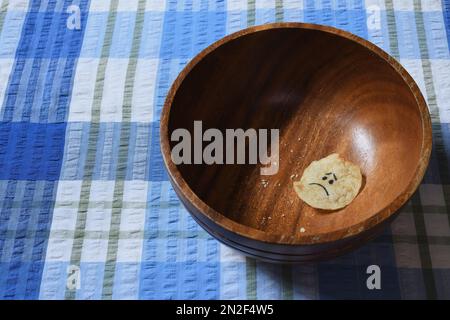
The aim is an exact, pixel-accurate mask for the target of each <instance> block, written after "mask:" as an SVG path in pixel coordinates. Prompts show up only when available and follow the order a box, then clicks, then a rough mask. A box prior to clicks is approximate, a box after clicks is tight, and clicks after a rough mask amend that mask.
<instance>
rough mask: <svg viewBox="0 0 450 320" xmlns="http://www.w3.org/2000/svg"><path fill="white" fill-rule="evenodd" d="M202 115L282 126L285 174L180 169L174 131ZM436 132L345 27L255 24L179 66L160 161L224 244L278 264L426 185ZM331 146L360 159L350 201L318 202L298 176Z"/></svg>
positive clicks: (333, 243)
mask: <svg viewBox="0 0 450 320" xmlns="http://www.w3.org/2000/svg"><path fill="white" fill-rule="evenodd" d="M194 120H201V121H202V122H203V130H206V129H208V128H218V129H220V130H221V131H223V132H225V129H236V128H243V129H244V130H245V129H248V128H255V129H260V128H261V129H262V128H265V129H271V128H273V129H279V130H280V150H279V154H280V161H279V163H280V167H279V171H278V173H277V174H276V175H273V176H261V175H260V166H259V165H186V164H183V165H178V166H176V165H175V164H174V163H173V162H172V161H171V156H170V152H171V148H172V147H173V145H174V143H172V142H171V141H170V135H171V132H172V131H173V130H174V129H176V128H186V129H188V130H189V131H191V132H192V130H193V123H194ZM431 139H432V137H431V122H430V116H429V112H428V109H427V106H426V103H425V100H424V98H423V97H422V95H421V93H420V91H419V89H418V87H417V85H416V84H415V82H414V81H413V79H412V78H411V76H410V75H409V74H408V73H407V72H406V71H405V70H404V69H403V67H401V65H400V64H399V63H398V62H397V61H396V60H395V59H393V58H392V57H390V56H389V55H388V54H386V53H385V52H384V51H382V50H381V49H379V48H378V47H376V46H375V45H373V44H371V43H369V42H367V41H366V40H363V39H361V38H359V37H357V36H355V35H352V34H350V33H348V32H345V31H342V30H338V29H334V28H331V27H325V26H319V25H312V24H303V23H275V24H269V25H263V26H257V27H252V28H248V29H245V30H242V31H239V32H237V33H234V34H232V35H229V36H227V37H225V38H223V39H221V40H219V41H218V42H216V43H214V44H212V45H211V46H209V47H208V48H206V49H205V50H203V51H202V52H201V53H200V54H199V55H197V56H196V57H195V58H194V59H193V60H192V61H191V62H190V63H189V64H188V65H187V66H186V67H185V69H184V70H183V71H182V72H181V73H180V75H179V76H178V78H177V79H176V81H175V82H174V84H173V85H172V87H171V89H170V91H169V94H168V96H167V98H166V101H165V105H164V108H163V111H162V115H161V150H162V154H163V158H164V162H165V165H166V168H167V171H168V173H169V177H170V179H171V182H172V184H173V186H174V189H175V191H176V192H177V194H178V195H179V197H180V199H181V200H182V202H183V203H184V205H185V206H186V207H187V209H188V210H189V212H190V213H191V214H192V215H193V217H194V218H195V219H196V220H197V221H198V222H199V223H200V224H201V225H202V226H203V227H204V228H205V229H206V230H207V231H208V232H210V233H211V234H213V235H214V236H215V237H217V238H218V239H219V240H221V241H222V242H224V243H226V244H228V245H230V246H232V247H234V248H237V249H239V250H241V251H243V252H245V253H246V254H248V255H252V256H255V257H257V258H260V259H264V260H268V261H276V262H283V261H285V262H286V261H287V262H299V261H312V260H318V259H321V258H327V257H331V256H335V255H338V254H340V253H343V252H346V251H348V250H349V248H353V247H356V246H357V245H360V244H362V243H364V242H365V241H367V240H368V239H370V238H372V237H373V236H375V235H376V234H377V232H379V230H380V229H382V227H383V226H384V225H385V224H386V222H387V221H388V220H390V219H392V218H393V214H394V213H395V212H396V211H397V210H398V209H399V208H400V207H401V206H402V205H403V204H404V203H405V202H406V200H407V199H408V198H409V197H410V196H411V195H412V193H413V192H414V191H415V190H416V188H417V187H418V185H419V183H420V181H421V179H422V177H423V175H424V172H425V169H426V167H427V165H428V161H429V157H430V152H431V145H432V143H431ZM335 152H337V153H339V154H340V155H341V156H342V157H344V158H345V159H347V160H349V161H352V162H353V163H355V164H358V165H359V166H360V167H361V171H362V173H363V176H364V184H363V187H362V190H361V192H360V194H359V195H358V196H357V197H356V198H355V200H354V201H353V202H352V203H351V204H350V205H349V206H347V207H346V208H344V209H341V210H337V211H333V212H329V211H322V210H317V209H314V208H311V207H309V206H308V205H306V204H305V203H304V202H303V201H302V200H301V199H299V198H298V196H297V195H296V193H295V191H294V189H293V185H292V184H293V181H294V180H299V179H300V177H301V175H302V173H303V170H304V169H305V168H306V166H308V165H309V164H310V163H311V161H313V160H318V159H320V158H323V157H325V156H327V155H329V154H331V153H335ZM293 176H294V177H295V176H296V177H295V178H294V179H293ZM262 180H267V182H268V183H267V184H265V183H262ZM300 228H304V229H305V232H303V233H301V232H300Z"/></svg>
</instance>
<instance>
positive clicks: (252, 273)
mask: <svg viewBox="0 0 450 320" xmlns="http://www.w3.org/2000/svg"><path fill="white" fill-rule="evenodd" d="M245 273H246V280H247V299H251V300H255V299H256V298H257V295H256V260H255V259H253V258H245Z"/></svg>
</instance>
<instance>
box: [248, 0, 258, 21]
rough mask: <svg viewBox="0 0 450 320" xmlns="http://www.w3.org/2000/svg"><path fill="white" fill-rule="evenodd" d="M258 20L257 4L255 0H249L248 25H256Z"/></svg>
mask: <svg viewBox="0 0 450 320" xmlns="http://www.w3.org/2000/svg"><path fill="white" fill-rule="evenodd" d="M255 21H256V4H255V0H248V2H247V26H248V27H251V26H254V25H255Z"/></svg>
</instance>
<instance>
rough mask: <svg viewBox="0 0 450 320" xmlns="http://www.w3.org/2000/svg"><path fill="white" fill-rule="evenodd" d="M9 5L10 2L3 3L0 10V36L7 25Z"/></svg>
mask: <svg viewBox="0 0 450 320" xmlns="http://www.w3.org/2000/svg"><path fill="white" fill-rule="evenodd" d="M8 5H9V1H8V0H5V2H3V3H2V6H1V8H0V34H1V33H2V30H3V25H4V23H5V16H6V14H7V13H8Z"/></svg>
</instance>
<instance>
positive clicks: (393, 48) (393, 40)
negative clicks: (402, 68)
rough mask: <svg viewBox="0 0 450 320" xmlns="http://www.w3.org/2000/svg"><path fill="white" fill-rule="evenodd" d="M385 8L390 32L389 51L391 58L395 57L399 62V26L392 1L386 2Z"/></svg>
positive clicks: (387, 0)
mask: <svg viewBox="0 0 450 320" xmlns="http://www.w3.org/2000/svg"><path fill="white" fill-rule="evenodd" d="M385 6H386V20H387V26H388V30H389V51H390V54H391V56H393V57H394V58H396V59H397V60H398V59H399V57H400V51H399V49H398V39H397V24H396V22H395V11H394V4H393V2H392V0H386V1H385Z"/></svg>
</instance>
